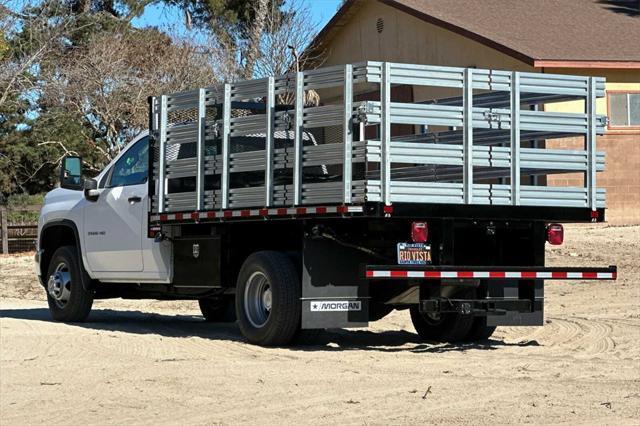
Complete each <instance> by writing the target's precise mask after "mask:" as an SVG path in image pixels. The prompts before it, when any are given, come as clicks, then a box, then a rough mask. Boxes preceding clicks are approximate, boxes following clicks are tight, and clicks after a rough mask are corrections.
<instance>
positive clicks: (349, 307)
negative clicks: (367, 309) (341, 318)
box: [311, 300, 362, 312]
mask: <svg viewBox="0 0 640 426" xmlns="http://www.w3.org/2000/svg"><path fill="white" fill-rule="evenodd" d="M361 310H362V302H361V301H359V300H351V301H348V300H312V301H311V312H348V311H361Z"/></svg>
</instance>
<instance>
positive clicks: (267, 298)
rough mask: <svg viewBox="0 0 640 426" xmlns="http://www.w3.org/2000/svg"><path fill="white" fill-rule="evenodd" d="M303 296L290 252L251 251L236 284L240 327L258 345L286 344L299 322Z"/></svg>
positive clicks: (295, 331)
mask: <svg viewBox="0 0 640 426" xmlns="http://www.w3.org/2000/svg"><path fill="white" fill-rule="evenodd" d="M300 296H301V287H300V277H299V274H298V271H297V270H296V268H295V266H294V264H293V262H292V261H291V259H290V258H289V257H288V256H287V255H285V254H284V253H280V252H275V251H261V252H257V253H254V254H252V255H251V256H249V257H248V258H247V260H246V261H245V262H244V264H243V265H242V268H241V269H240V273H239V274H238V282H237V286H236V313H237V316H238V325H239V326H240V331H241V332H242V334H243V335H244V336H245V337H246V338H247V340H249V342H251V343H254V344H257V345H262V346H278V345H286V344H287V343H289V342H291V341H292V340H293V338H294V337H295V336H296V334H297V332H298V329H299V326H300V311H301V308H300Z"/></svg>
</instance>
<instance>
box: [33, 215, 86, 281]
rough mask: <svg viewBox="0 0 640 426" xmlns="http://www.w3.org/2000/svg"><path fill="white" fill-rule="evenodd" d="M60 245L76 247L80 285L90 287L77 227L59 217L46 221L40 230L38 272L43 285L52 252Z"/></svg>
mask: <svg viewBox="0 0 640 426" xmlns="http://www.w3.org/2000/svg"><path fill="white" fill-rule="evenodd" d="M62 246H73V247H75V248H76V254H77V256H78V263H79V265H80V268H81V269H82V274H81V276H82V286H83V287H84V288H85V289H87V290H88V289H90V288H92V284H93V283H92V280H91V278H90V277H89V275H88V274H87V271H86V269H85V267H84V263H83V259H82V249H81V246H80V234H79V233H78V227H77V226H76V224H75V223H74V222H73V221H71V220H69V219H60V220H53V221H50V222H47V223H45V224H44V225H43V227H42V230H41V231H40V237H39V241H38V248H39V249H40V250H42V253H41V256H40V274H41V276H42V277H43V279H42V281H43V285H44V282H46V276H47V271H48V269H49V263H50V261H51V257H52V256H53V253H54V252H55V251H56V250H57V249H58V248H60V247H62Z"/></svg>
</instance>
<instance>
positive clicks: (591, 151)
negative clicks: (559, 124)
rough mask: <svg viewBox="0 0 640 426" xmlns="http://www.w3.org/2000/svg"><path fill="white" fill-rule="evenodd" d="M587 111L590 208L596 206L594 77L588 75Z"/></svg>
mask: <svg viewBox="0 0 640 426" xmlns="http://www.w3.org/2000/svg"><path fill="white" fill-rule="evenodd" d="M586 110H587V111H586V113H587V134H586V138H585V139H586V145H587V146H586V148H587V178H586V179H585V180H586V181H587V194H588V197H589V207H591V210H596V209H597V208H598V200H597V187H596V171H597V169H596V119H597V116H596V78H595V77H589V80H588V91H587V99H586Z"/></svg>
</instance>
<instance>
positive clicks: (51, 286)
mask: <svg viewBox="0 0 640 426" xmlns="http://www.w3.org/2000/svg"><path fill="white" fill-rule="evenodd" d="M47 291H48V292H49V296H51V298H52V299H53V301H54V302H55V304H56V305H57V306H58V307H59V308H64V307H65V306H66V304H67V302H68V301H69V297H70V296H71V273H70V272H69V266H68V265H67V264H66V262H60V263H59V264H58V266H56V269H55V270H54V271H53V273H52V274H51V275H50V276H49V281H47Z"/></svg>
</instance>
